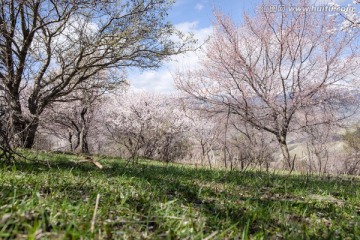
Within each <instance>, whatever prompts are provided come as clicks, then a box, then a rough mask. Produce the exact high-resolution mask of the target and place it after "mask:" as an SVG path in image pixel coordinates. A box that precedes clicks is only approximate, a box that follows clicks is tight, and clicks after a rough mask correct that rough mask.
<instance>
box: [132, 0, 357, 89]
mask: <svg viewBox="0 0 360 240" xmlns="http://www.w3.org/2000/svg"><path fill="white" fill-rule="evenodd" d="M330 1H331V0H317V1H316V2H315V0H314V4H316V5H324V4H328V3H329V2H330ZM332 1H333V2H335V3H337V4H339V5H340V6H347V5H348V4H350V3H352V0H332ZM261 2H262V1H261V0H177V1H176V3H175V4H174V6H173V8H172V9H171V10H170V11H169V16H168V17H169V19H168V20H169V21H170V22H171V23H173V24H174V25H175V27H176V28H177V29H179V30H181V31H183V32H185V33H187V32H192V33H193V34H194V36H195V38H196V39H198V41H199V43H201V42H205V41H206V39H208V38H209V37H210V36H211V32H212V21H213V19H214V18H213V14H212V12H213V10H214V9H215V8H216V9H219V10H221V11H222V12H223V13H225V14H227V15H230V16H231V17H232V19H233V20H234V21H235V22H237V23H240V22H241V21H242V17H243V13H244V12H247V13H250V14H251V13H254V12H255V11H256V9H257V7H259V6H260V3H261ZM358 8H359V7H357V9H356V11H358V10H359V9H358ZM198 55H199V54H198V53H194V52H190V53H186V54H183V55H177V56H174V57H171V58H170V59H169V60H167V61H166V62H164V63H163V65H162V67H160V68H159V69H157V70H145V71H140V70H138V69H131V70H130V71H129V72H128V80H129V82H130V85H131V88H132V89H134V90H135V91H137V90H143V91H151V92H159V93H164V94H171V93H174V92H175V91H176V88H175V85H174V82H173V77H172V75H173V74H174V73H175V72H176V70H177V69H188V68H193V67H194V66H196V63H197V61H198Z"/></svg>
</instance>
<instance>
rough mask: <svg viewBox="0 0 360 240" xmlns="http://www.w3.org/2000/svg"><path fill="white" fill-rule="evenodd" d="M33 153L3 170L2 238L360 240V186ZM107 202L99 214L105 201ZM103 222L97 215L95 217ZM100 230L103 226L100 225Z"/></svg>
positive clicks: (350, 182)
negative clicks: (94, 160)
mask: <svg viewBox="0 0 360 240" xmlns="http://www.w3.org/2000/svg"><path fill="white" fill-rule="evenodd" d="M34 154H35V153H32V152H29V153H27V154H26V156H27V157H28V158H29V159H36V161H35V160H31V161H30V160H26V161H25V160H20V161H18V162H17V163H16V164H14V165H6V164H3V163H2V164H1V165H0V189H1V191H0V239H230V238H234V237H238V238H239V239H248V238H251V239H262V238H270V239H318V238H326V239H329V238H349V239H353V238H355V237H358V236H359V235H360V180H359V179H357V178H350V177H319V176H304V175H296V174H295V175H291V176H287V175H283V174H281V173H265V172H254V171H247V172H227V171H223V170H208V169H204V168H197V169H196V168H192V167H188V166H182V165H175V164H170V165H165V164H162V163H158V162H152V161H141V162H140V163H138V164H135V165H132V164H129V165H128V166H127V168H125V166H126V164H125V161H123V160H121V159H111V158H104V159H99V160H98V161H99V162H101V164H103V165H104V168H103V169H99V168H96V167H95V166H94V165H92V164H89V163H77V161H78V160H79V159H81V157H76V156H72V155H62V154H49V153H41V154H38V155H36V156H35V155H34ZM97 196H99V202H98V207H97V208H96V207H95V206H96V198H97ZM95 209H96V214H95V216H94V210H95ZM92 221H93V224H92Z"/></svg>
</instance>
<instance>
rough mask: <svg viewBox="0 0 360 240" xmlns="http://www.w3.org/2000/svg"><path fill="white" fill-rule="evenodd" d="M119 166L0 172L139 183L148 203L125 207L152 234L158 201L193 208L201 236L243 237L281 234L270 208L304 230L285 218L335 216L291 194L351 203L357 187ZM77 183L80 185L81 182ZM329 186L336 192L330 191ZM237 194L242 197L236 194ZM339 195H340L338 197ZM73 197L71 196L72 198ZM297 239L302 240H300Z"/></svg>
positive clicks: (77, 189)
mask: <svg viewBox="0 0 360 240" xmlns="http://www.w3.org/2000/svg"><path fill="white" fill-rule="evenodd" d="M125 165H126V164H125V162H124V161H118V160H114V161H111V162H109V163H107V164H106V165H105V168H104V169H101V170H100V169H97V168H96V167H95V166H93V165H91V164H78V163H76V162H73V161H69V160H68V159H58V160H56V161H51V162H50V167H49V164H48V163H46V162H41V161H37V162H28V161H24V162H17V163H15V164H14V165H6V164H0V167H1V168H8V169H9V171H15V169H16V171H20V172H24V173H32V174H39V173H43V172H57V171H68V172H71V173H72V174H75V175H78V176H89V177H91V175H94V174H96V175H99V176H101V177H104V178H106V179H108V180H109V181H111V179H116V178H126V179H138V180H141V181H145V182H147V183H149V186H151V188H152V189H156V191H154V196H153V198H154V199H153V201H149V200H147V199H143V198H141V197H131V198H129V199H127V200H126V201H127V204H128V205H129V206H130V209H133V211H134V212H136V213H139V214H141V215H142V216H145V217H150V218H151V219H150V221H147V224H149V222H150V223H151V224H153V225H154V228H155V227H156V228H161V219H156V217H155V218H153V217H152V216H148V213H149V211H150V210H151V209H154V208H155V205H156V204H157V203H158V201H172V200H177V201H179V204H181V205H183V206H188V207H191V208H194V209H196V210H197V211H199V212H200V213H201V214H202V215H203V216H205V218H206V219H207V220H206V221H207V223H206V226H205V229H204V231H205V232H207V233H211V232H212V231H215V229H218V227H219V226H221V224H223V225H224V227H225V226H229V225H233V226H237V227H238V228H239V229H245V228H246V226H247V225H248V226H249V228H248V233H249V234H254V233H259V232H263V233H264V234H266V233H268V232H269V231H279V230H282V231H286V229H287V228H288V225H287V224H285V223H284V222H281V221H277V220H276V217H274V218H271V217H270V216H271V214H273V212H274V209H276V208H283V211H284V213H283V214H289V217H288V218H289V219H288V221H289V222H292V223H294V224H305V222H304V221H305V220H304V219H305V217H304V216H300V214H299V215H296V214H295V215H294V214H292V213H291V212H296V213H300V212H304V211H305V212H306V211H307V212H308V213H307V215H306V216H309V215H310V214H312V213H318V212H324V214H325V213H327V214H328V215H327V217H329V218H332V217H333V216H334V215H336V212H335V209H334V206H333V205H334V204H336V203H330V204H327V205H326V204H325V205H324V206H319V205H318V204H317V203H316V202H308V201H305V200H304V199H303V198H299V197H297V196H296V194H294V193H295V192H296V191H300V190H301V191H307V192H313V193H320V192H321V191H323V190H324V189H328V190H329V191H330V190H332V192H333V193H338V194H340V195H339V197H342V198H346V197H348V198H351V197H354V196H353V194H354V192H352V191H351V189H356V188H358V187H359V181H358V180H354V179H343V180H342V181H339V179H338V178H336V177H333V178H329V179H327V181H324V179H323V178H322V177H320V176H299V175H294V176H286V175H276V174H270V173H266V172H256V171H247V172H236V171H234V172H228V171H224V170H219V171H212V170H209V169H201V168H200V169H194V168H190V167H185V166H173V165H165V164H164V165H161V164H157V163H156V164H153V163H150V164H145V163H139V164H135V165H129V167H127V168H125ZM83 179H84V180H85V181H86V177H85V178H83ZM335 182H336V184H337V185H336V187H334V183H335ZM234 186H235V187H234ZM314 186H316V188H314ZM17 187H21V186H17ZM234 189H235V190H234ZM239 189H240V190H244V192H247V193H248V194H239V193H240V192H239V191H238V190H239ZM339 189H342V190H343V191H341V192H338V190H339ZM12 190H13V189H11V188H9V187H8V188H4V187H2V191H3V192H4V193H5V195H7V196H8V197H9V196H11V194H12V193H13V191H12ZM19 190H21V189H19ZM23 190H24V191H25V190H26V189H23ZM36 191H40V194H51V189H49V188H47V187H46V186H39V187H38V188H37V189H36ZM57 191H60V192H65V193H66V192H69V193H72V194H73V195H72V196H69V199H71V200H72V201H74V203H76V201H80V200H82V199H83V198H84V196H92V197H94V196H95V195H96V194H97V193H98V192H99V189H98V188H97V187H96V186H93V185H91V183H87V182H83V183H81V184H78V183H75V182H73V183H71V184H68V185H66V184H64V185H59V186H58V190H57ZM101 191H102V195H103V198H104V199H106V198H107V197H108V198H109V199H110V196H111V195H112V194H114V193H113V192H111V191H109V190H107V189H102V190H101ZM74 193H77V194H75V195H74ZM3 195H4V194H3ZM113 201H121V199H120V198H116V197H115V198H113ZM113 204H116V202H114V203H113ZM335 207H336V206H335ZM293 210H294V211H293ZM329 231H330V230H329ZM289 234H290V233H289ZM297 236H298V237H302V235H301V236H300V235H297Z"/></svg>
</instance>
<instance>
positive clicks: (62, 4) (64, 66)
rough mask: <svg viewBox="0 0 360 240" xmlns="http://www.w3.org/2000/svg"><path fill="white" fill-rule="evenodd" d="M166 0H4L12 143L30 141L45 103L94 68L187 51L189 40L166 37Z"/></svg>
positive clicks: (0, 56) (1, 35) (0, 46)
mask: <svg viewBox="0 0 360 240" xmlns="http://www.w3.org/2000/svg"><path fill="white" fill-rule="evenodd" d="M171 3H172V1H164V0H139V1H135V0H129V1H101V0H92V1H78V0H69V1H52V0H29V1H23V0H1V1H0V76H1V78H0V81H1V83H2V84H3V86H4V88H5V92H6V96H5V97H6V101H7V103H8V105H9V108H10V119H11V121H10V123H11V129H12V131H13V133H14V134H15V136H17V144H18V145H22V146H23V147H26V148H30V147H31V146H32V145H33V143H34V138H35V133H36V130H37V128H38V125H39V118H40V115H41V114H42V113H43V111H44V109H45V108H46V107H47V106H49V105H50V104H52V103H54V102H56V101H65V100H66V98H67V96H68V95H69V94H70V93H72V92H73V91H74V90H76V89H79V86H81V85H82V84H81V83H88V84H91V79H92V77H93V76H94V75H96V74H99V73H101V72H103V71H106V70H107V69H109V68H114V67H140V68H156V67H158V66H159V65H160V63H161V61H162V60H163V59H164V58H166V57H168V56H169V55H172V54H176V53H179V52H181V51H183V50H185V47H186V46H187V43H189V41H187V40H184V39H185V37H184V38H182V39H183V40H184V41H180V38H177V39H178V40H179V41H176V42H174V41H173V40H171V39H174V38H172V36H174V34H175V33H176V31H175V30H174V28H173V26H172V25H171V24H169V23H167V22H166V21H165V17H166V15H167V10H168V9H169V7H170V6H171ZM180 37H181V36H180ZM24 89H29V90H28V91H29V93H28V95H27V96H26V99H23V97H24V94H23V90H24Z"/></svg>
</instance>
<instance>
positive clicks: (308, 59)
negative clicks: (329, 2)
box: [175, 0, 358, 169]
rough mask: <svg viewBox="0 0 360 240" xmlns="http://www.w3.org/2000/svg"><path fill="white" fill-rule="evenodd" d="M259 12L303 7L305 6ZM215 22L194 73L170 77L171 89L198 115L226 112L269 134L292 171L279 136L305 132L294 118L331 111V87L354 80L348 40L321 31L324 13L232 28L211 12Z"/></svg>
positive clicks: (271, 16) (271, 17)
mask: <svg viewBox="0 0 360 240" xmlns="http://www.w3.org/2000/svg"><path fill="white" fill-rule="evenodd" d="M264 4H288V5H299V6H308V5H309V4H311V1H305V0H299V1H267V2H264ZM215 17H216V22H215V24H214V32H213V35H212V37H211V39H210V41H209V43H208V45H207V50H206V51H205V53H204V56H203V57H202V58H201V68H200V69H197V70H194V71H188V72H181V73H179V74H177V75H176V77H175V78H176V82H177V87H178V88H179V89H180V90H181V91H183V92H184V93H186V94H187V95H188V96H190V97H192V98H194V99H196V100H197V102H198V103H199V104H200V105H201V107H202V108H203V109H205V110H206V111H210V112H223V113H226V112H227V111H228V109H230V112H231V114H232V115H235V116H237V117H238V119H239V121H244V122H246V123H248V124H251V125H252V126H253V127H254V128H257V129H259V130H260V129H261V130H264V131H267V132H269V133H271V134H273V135H274V136H275V137H276V139H277V141H278V143H279V145H280V149H281V152H282V155H283V158H284V164H285V166H286V167H287V168H288V169H293V167H294V161H293V160H295V158H294V157H292V156H291V155H290V152H289V149H288V145H287V136H288V134H289V132H292V131H293V130H294V129H296V128H301V127H303V126H305V125H307V124H308V123H307V122H306V121H300V120H296V119H297V114H298V112H300V111H305V110H306V111H308V110H309V109H312V111H313V112H314V111H315V112H316V110H317V109H319V110H324V111H325V110H326V111H334V112H336V111H337V110H339V106H340V105H338V104H339V103H340V102H341V98H342V97H344V94H341V93H339V91H340V88H339V86H336V84H344V83H345V81H346V80H351V79H352V78H354V76H353V74H354V73H355V71H356V67H357V65H356V61H357V60H358V59H357V58H356V57H358V55H356V52H355V51H353V49H352V47H353V44H355V43H356V41H354V39H355V36H354V35H353V34H350V33H348V32H332V31H329V29H332V24H333V22H332V21H329V16H328V15H327V14H326V13H325V12H322V13H320V12H318V13H310V12H306V11H292V12H290V11H283V12H264V11H258V12H257V13H256V15H255V16H249V15H245V18H244V23H242V24H240V25H238V26H237V25H236V24H235V23H234V22H233V21H232V20H231V19H230V18H229V17H227V16H225V15H223V14H221V13H219V12H216V13H215ZM334 115H335V114H334ZM295 120H296V121H295ZM313 120H314V119H313ZM311 123H312V124H320V122H315V121H312V122H311Z"/></svg>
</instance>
